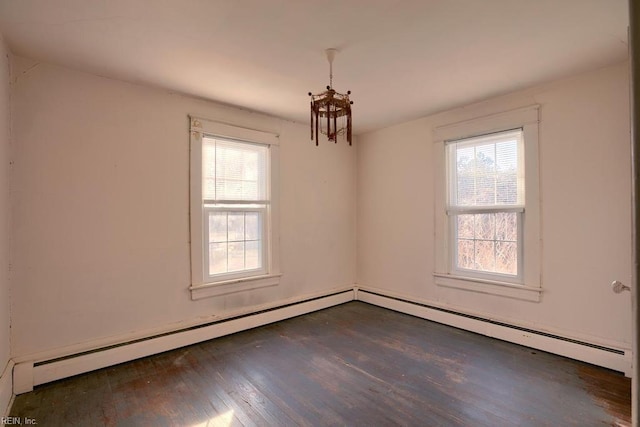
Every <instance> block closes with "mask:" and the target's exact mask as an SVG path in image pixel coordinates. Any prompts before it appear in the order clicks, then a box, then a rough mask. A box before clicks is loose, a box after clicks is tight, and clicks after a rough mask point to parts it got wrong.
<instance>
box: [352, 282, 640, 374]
mask: <svg viewBox="0 0 640 427" xmlns="http://www.w3.org/2000/svg"><path fill="white" fill-rule="evenodd" d="M356 299H357V300H358V301H363V302H367V303H370V304H374V305H378V306H380V307H384V308H388V309H391V310H395V311H399V312H402V313H405V314H410V315H413V316H417V317H421V318H423V319H427V320H432V321H435V322H438V323H442V324H445V325H449V326H454V327H457V328H460V329H465V330H468V331H471V332H476V333H479V334H483V335H486V336H489V337H493V338H498V339H501V340H504V341H509V342H513V343H515V344H520V345H524V346H527V347H531V348H535V349H537V350H542V351H547V352H549V353H554V354H558V355H561V356H565V357H569V358H572V359H576V360H581V361H583V362H587V363H592V364H594V365H598V366H603V367H605V368H609V369H613V370H616V371H619V372H623V373H624V374H625V375H626V376H628V377H630V376H631V373H632V365H631V359H632V357H631V349H628V348H623V347H613V346H608V345H602V344H597V343H593V342H588V341H584V340H580V339H575V338H570V337H567V336H561V335H558V334H553V333H549V332H544V331H539V330H535V329H532V328H527V327H522V326H516V325H512V324H508V323H505V322H500V321H496V320H492V319H488V318H485V317H481V316H476V315H471V314H467V313H462V312H459V311H455V310H451V309H447V308H443V307H438V306H434V305H430V304H426V303H421V302H416V301H412V300H410V299H407V298H402V297H397V296H391V295H386V294H384V293H381V292H376V291H372V290H367V289H366V288H357V290H356Z"/></svg>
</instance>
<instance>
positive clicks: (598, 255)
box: [357, 63, 632, 348]
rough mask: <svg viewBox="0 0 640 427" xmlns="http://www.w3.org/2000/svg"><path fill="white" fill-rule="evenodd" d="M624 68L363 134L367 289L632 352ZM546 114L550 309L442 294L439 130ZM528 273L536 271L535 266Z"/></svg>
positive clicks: (545, 267) (545, 274)
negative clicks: (618, 290) (615, 284)
mask: <svg viewBox="0 0 640 427" xmlns="http://www.w3.org/2000/svg"><path fill="white" fill-rule="evenodd" d="M627 68H628V65H627V64H626V63H624V64H619V65H615V66H611V67H608V68H604V69H601V70H597V71H594V72H591V73H588V74H584V75H580V76H576V77H574V78H571V79H567V80H562V81H557V82H553V83H550V84H546V85H543V86H539V87H536V88H532V89H529V90H526V91H522V92H517V93H513V94H509V95H506V96H502V97H499V98H495V99H491V100H488V101H486V102H482V103H478V104H474V105H470V106H466V107H463V108H459V109H455V110H452V111H448V112H444V113H441V114H437V115H434V116H430V117H425V118H423V119H419V120H415V121H412V122H409V123H405V124H401V125H398V126H394V127H391V128H387V129H383V130H380V131H377V132H372V133H369V134H366V135H362V136H361V137H360V138H359V144H358V159H357V161H358V173H357V175H358V178H357V181H358V187H357V190H358V193H357V194H358V200H357V211H358V216H357V218H358V225H357V229H358V241H357V283H358V284H359V285H361V286H365V287H375V288H380V289H383V290H385V291H387V292H392V293H396V294H400V295H404V296H407V297H410V298H413V299H416V300H421V301H426V302H430V303H433V304H436V305H440V306H445V307H451V308H454V309H457V310H461V311H464V312H468V313H475V314H481V315H483V316H487V317H490V318H493V319H501V320H505V321H508V322H511V323H515V324H519V325H524V326H529V327H534V328H536V329H542V330H549V331H552V332H555V333H561V334H563V335H567V336H570V337H576V338H581V339H587V340H590V341H592V342H598V343H606V344H612V345H620V346H624V347H626V348H630V343H631V331H632V325H631V300H630V294H629V293H628V292H627V293H624V294H620V295H616V294H614V293H612V291H611V288H610V283H611V282H612V281H613V280H621V281H622V282H624V283H626V284H627V285H629V284H630V281H631V266H632V265H631V186H630V183H631V178H630V176H631V172H630V164H631V163H630V142H629V141H630V138H629V99H628V93H629V77H628V70H627ZM532 104H540V105H541V123H540V140H539V143H540V179H541V188H540V191H541V205H542V206H541V211H542V212H541V213H542V223H541V228H542V236H541V237H542V245H543V252H542V286H543V290H544V292H543V295H542V301H541V302H539V303H534V302H525V301H519V300H515V299H510V298H505V297H500V296H492V295H484V294H480V293H475V292H469V291H464V290H457V289H447V288H442V287H437V286H436V285H435V284H434V280H433V276H432V274H433V271H434V250H435V248H434V242H433V238H434V185H435V184H434V174H433V170H434V161H435V160H434V155H435V153H434V150H433V135H432V132H433V129H434V128H435V127H437V126H441V125H445V124H450V123H455V122H458V121H461V120H467V119H472V118H476V117H481V116H485V115H488V114H492V113H497V112H501V111H506V110H511V109H515V108H518V107H524V106H528V105H532ZM525 262H526V261H525Z"/></svg>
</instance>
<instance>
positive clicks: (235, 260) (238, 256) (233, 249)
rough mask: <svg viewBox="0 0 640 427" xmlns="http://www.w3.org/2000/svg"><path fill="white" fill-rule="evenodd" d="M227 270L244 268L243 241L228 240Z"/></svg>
mask: <svg viewBox="0 0 640 427" xmlns="http://www.w3.org/2000/svg"><path fill="white" fill-rule="evenodd" d="M228 256H229V261H228V265H229V271H240V270H245V267H244V242H229V255H228Z"/></svg>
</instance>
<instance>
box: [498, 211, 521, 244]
mask: <svg viewBox="0 0 640 427" xmlns="http://www.w3.org/2000/svg"><path fill="white" fill-rule="evenodd" d="M495 218H496V240H507V241H511V242H516V241H517V240H518V214H517V213H515V212H498V213H496V214H495Z"/></svg>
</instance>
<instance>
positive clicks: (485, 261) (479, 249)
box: [475, 240, 496, 272]
mask: <svg viewBox="0 0 640 427" xmlns="http://www.w3.org/2000/svg"><path fill="white" fill-rule="evenodd" d="M475 256H476V259H475V269H476V270H480V271H487V272H494V271H495V268H496V257H495V242H492V241H489V242H487V241H483V240H476V254H475Z"/></svg>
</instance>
